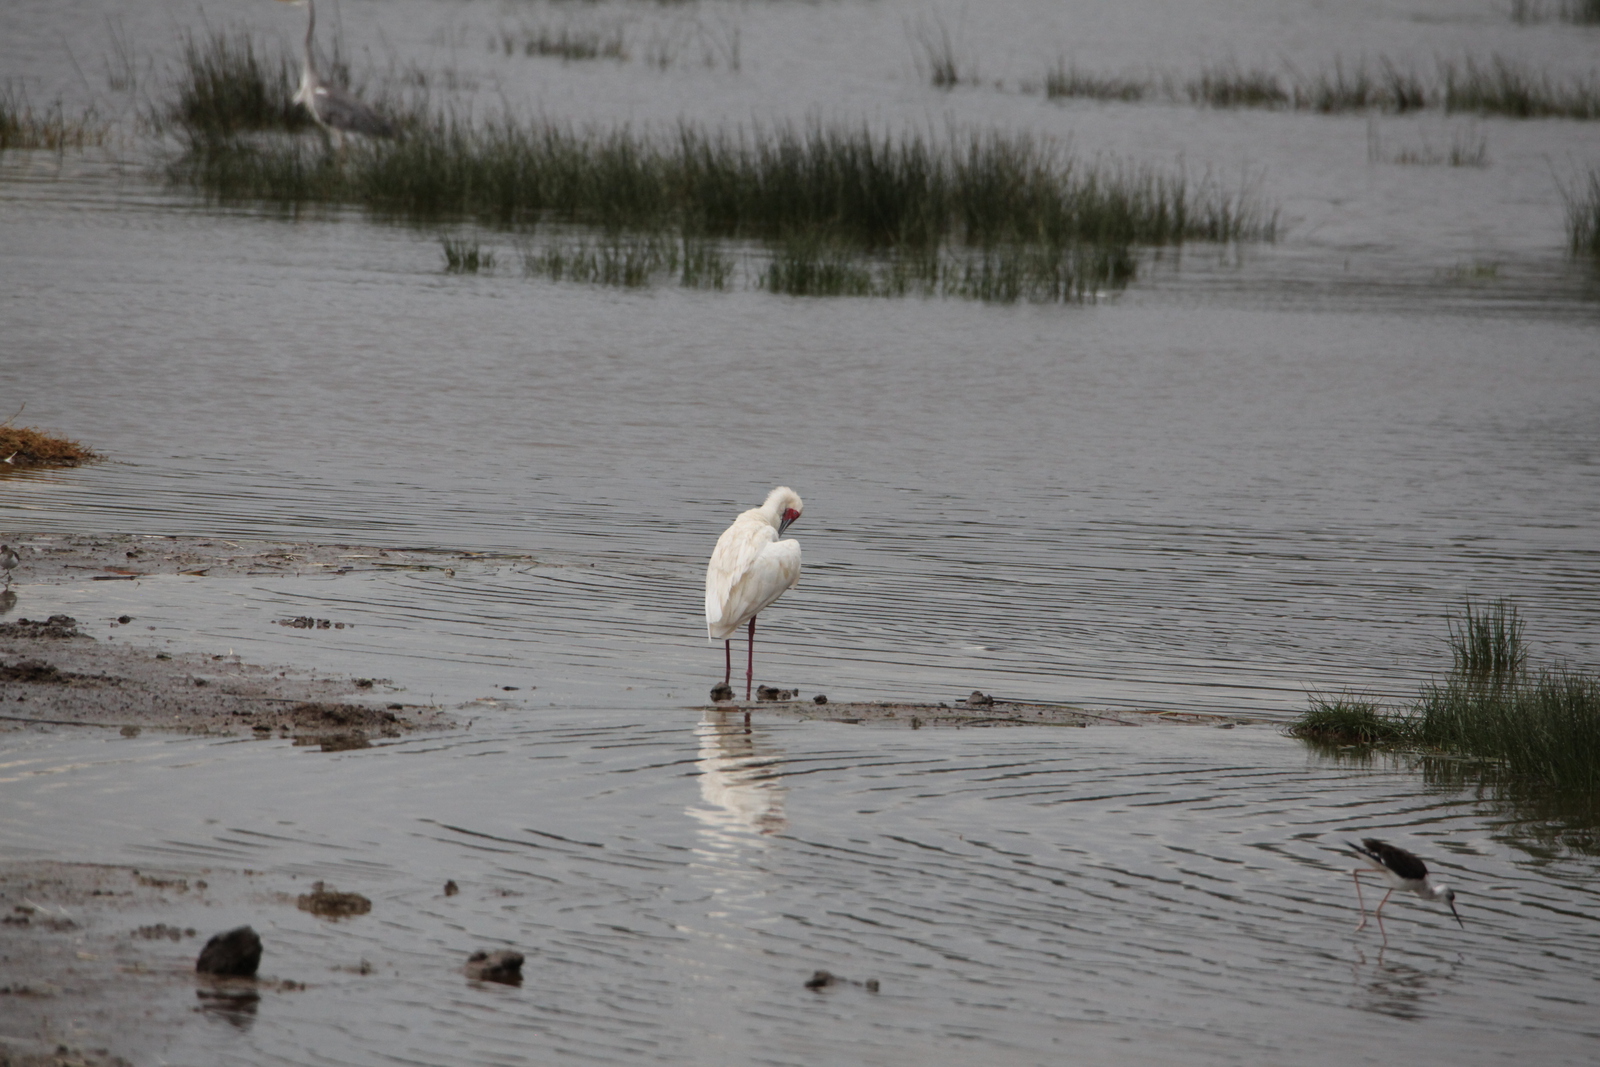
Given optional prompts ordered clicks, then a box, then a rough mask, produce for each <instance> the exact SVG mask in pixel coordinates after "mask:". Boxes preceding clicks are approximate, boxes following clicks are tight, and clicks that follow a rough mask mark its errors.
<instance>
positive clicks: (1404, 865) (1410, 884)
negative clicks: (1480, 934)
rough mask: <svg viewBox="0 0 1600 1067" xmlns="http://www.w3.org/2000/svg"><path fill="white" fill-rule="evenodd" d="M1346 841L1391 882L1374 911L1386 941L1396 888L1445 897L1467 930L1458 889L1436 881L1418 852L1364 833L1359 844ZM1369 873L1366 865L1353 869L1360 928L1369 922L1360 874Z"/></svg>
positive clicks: (1424, 896)
mask: <svg viewBox="0 0 1600 1067" xmlns="http://www.w3.org/2000/svg"><path fill="white" fill-rule="evenodd" d="M1345 844H1347V845H1349V846H1350V850H1351V851H1352V852H1354V853H1355V854H1356V855H1358V856H1360V857H1361V858H1362V859H1364V860H1366V861H1367V865H1368V866H1369V867H1371V868H1372V869H1373V870H1375V871H1377V872H1378V873H1379V874H1381V875H1383V877H1384V880H1385V881H1387V882H1388V883H1389V892H1387V893H1385V894H1384V895H1383V899H1382V900H1381V901H1379V902H1378V906H1377V908H1376V909H1374V910H1373V912H1372V915H1373V917H1374V918H1376V919H1377V920H1378V929H1379V930H1380V931H1382V932H1383V939H1384V940H1385V941H1387V940H1389V932H1388V931H1387V930H1384V929H1383V906H1384V905H1385V904H1387V903H1389V898H1390V897H1391V896H1393V895H1394V891H1395V890H1396V889H1404V890H1406V891H1407V892H1411V893H1415V894H1416V895H1417V896H1419V897H1421V898H1422V899H1423V900H1442V901H1444V902H1445V903H1446V904H1448V905H1450V914H1451V915H1454V916H1455V917H1456V922H1457V923H1460V925H1461V928H1462V929H1463V930H1465V929H1466V928H1467V924H1466V923H1464V922H1461V913H1460V912H1458V911H1456V894H1455V890H1453V889H1451V888H1450V887H1449V886H1447V885H1436V884H1435V883H1434V881H1433V878H1432V877H1431V876H1430V875H1429V874H1428V866H1427V864H1425V863H1423V862H1422V861H1421V860H1420V859H1418V858H1417V857H1416V856H1415V855H1414V854H1412V853H1410V852H1407V851H1406V850H1405V849H1403V848H1400V847H1399V846H1398V845H1391V844H1389V843H1388V842H1387V841H1379V840H1378V839H1377V838H1376V837H1363V838H1362V839H1361V844H1359V845H1358V844H1356V843H1355V842H1353V841H1346V842H1345ZM1366 873H1367V871H1366V870H1364V869H1362V870H1354V871H1351V872H1350V877H1351V878H1354V879H1355V881H1356V902H1357V903H1358V904H1360V905H1361V926H1358V927H1356V930H1357V931H1360V930H1361V929H1362V927H1365V926H1366V925H1367V904H1366V901H1364V900H1362V899H1361V877H1360V876H1361V875H1363V874H1366Z"/></svg>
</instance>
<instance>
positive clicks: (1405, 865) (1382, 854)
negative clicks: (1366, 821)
mask: <svg viewBox="0 0 1600 1067" xmlns="http://www.w3.org/2000/svg"><path fill="white" fill-rule="evenodd" d="M1361 844H1362V845H1363V846H1364V847H1362V848H1360V849H1357V851H1358V852H1364V853H1366V854H1367V855H1369V856H1371V857H1372V858H1373V859H1375V860H1377V861H1378V862H1379V863H1381V864H1383V865H1384V866H1385V867H1387V868H1389V869H1390V870H1391V871H1393V872H1394V873H1395V874H1397V875H1399V876H1400V877H1401V878H1407V879H1421V878H1426V877H1427V876H1428V866H1427V864H1425V863H1423V862H1422V861H1421V860H1419V859H1417V857H1415V856H1413V855H1412V854H1411V853H1409V852H1407V851H1406V850H1405V849H1403V848H1397V847H1396V846H1394V845H1391V844H1389V843H1388V842H1386V841H1379V840H1378V839H1377V838H1376V837H1363V838H1362V839H1361ZM1352 847H1354V846H1352Z"/></svg>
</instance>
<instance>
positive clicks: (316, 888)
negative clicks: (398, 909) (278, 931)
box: [295, 882, 372, 919]
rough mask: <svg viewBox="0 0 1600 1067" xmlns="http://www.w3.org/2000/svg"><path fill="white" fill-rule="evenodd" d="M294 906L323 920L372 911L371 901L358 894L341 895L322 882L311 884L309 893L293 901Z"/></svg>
mask: <svg viewBox="0 0 1600 1067" xmlns="http://www.w3.org/2000/svg"><path fill="white" fill-rule="evenodd" d="M295 906H296V907H298V908H299V909H300V910H301V911H309V912H310V913H311V914H313V915H320V916H322V917H323V918H325V919H344V918H348V917H350V916H352V915H365V914H366V913H367V912H369V911H371V910H372V901H370V900H368V899H367V898H366V897H364V896H362V895H361V894H360V893H341V892H339V891H338V890H337V889H330V888H328V887H327V886H325V885H324V884H323V883H322V882H316V883H313V884H312V886H311V892H309V893H303V894H301V895H300V896H299V897H298V898H297V899H296V900H295Z"/></svg>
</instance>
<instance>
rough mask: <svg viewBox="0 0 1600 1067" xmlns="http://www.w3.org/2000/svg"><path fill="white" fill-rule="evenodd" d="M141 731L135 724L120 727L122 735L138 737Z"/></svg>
mask: <svg viewBox="0 0 1600 1067" xmlns="http://www.w3.org/2000/svg"><path fill="white" fill-rule="evenodd" d="M141 732H142V731H141V730H140V729H139V728H138V727H137V726H124V727H123V728H122V736H123V737H138V736H139V734H140V733H141Z"/></svg>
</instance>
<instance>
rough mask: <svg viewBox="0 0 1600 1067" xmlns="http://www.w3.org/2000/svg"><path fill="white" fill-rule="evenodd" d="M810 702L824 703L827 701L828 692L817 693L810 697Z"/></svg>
mask: <svg viewBox="0 0 1600 1067" xmlns="http://www.w3.org/2000/svg"><path fill="white" fill-rule="evenodd" d="M811 702H812V703H813V704H826V703H827V702H828V694H826V693H818V694H817V695H816V696H814V697H812V698H811Z"/></svg>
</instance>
